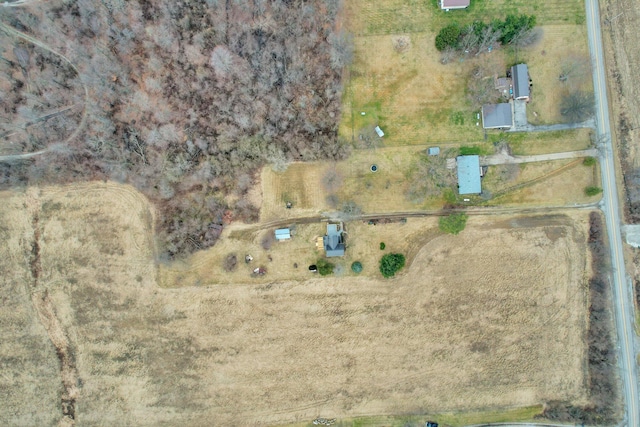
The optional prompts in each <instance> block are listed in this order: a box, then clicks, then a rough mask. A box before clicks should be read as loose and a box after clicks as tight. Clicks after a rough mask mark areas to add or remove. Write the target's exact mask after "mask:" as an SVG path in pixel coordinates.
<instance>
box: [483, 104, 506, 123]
mask: <svg viewBox="0 0 640 427" xmlns="http://www.w3.org/2000/svg"><path fill="white" fill-rule="evenodd" d="M512 126H513V112H512V111H511V104H510V103H508V102H504V103H501V104H485V105H483V106H482V127H483V128H485V129H508V128H510V127H512Z"/></svg>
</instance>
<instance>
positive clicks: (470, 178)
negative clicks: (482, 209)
mask: <svg viewBox="0 0 640 427" xmlns="http://www.w3.org/2000/svg"><path fill="white" fill-rule="evenodd" d="M456 166H457V168H458V193H459V194H480V193H482V183H481V182H480V178H481V176H482V171H481V169H480V156H458V157H456Z"/></svg>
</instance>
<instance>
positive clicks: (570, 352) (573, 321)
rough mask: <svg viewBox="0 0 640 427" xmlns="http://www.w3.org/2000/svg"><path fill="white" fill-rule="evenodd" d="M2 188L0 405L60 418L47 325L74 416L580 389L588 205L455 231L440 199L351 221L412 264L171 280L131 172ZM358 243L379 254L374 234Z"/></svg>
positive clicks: (569, 396) (225, 420)
mask: <svg viewBox="0 0 640 427" xmlns="http://www.w3.org/2000/svg"><path fill="white" fill-rule="evenodd" d="M2 200H3V204H2V208H1V210H0V221H1V222H0V230H1V231H2V233H3V237H5V241H8V242H9V243H10V244H9V245H4V246H3V249H2V250H3V257H2V258H3V261H2V262H3V263H5V264H4V265H5V266H6V267H5V269H6V268H9V271H11V272H12V273H11V274H12V275H11V276H7V275H3V276H5V277H3V281H4V282H3V284H4V286H3V287H2V289H1V291H0V292H2V301H3V304H6V305H7V306H10V307H11V310H2V311H1V312H0V324H1V325H2V330H3V338H4V339H3V343H2V347H0V348H1V349H2V358H3V359H2V363H3V375H2V376H1V377H0V381H2V382H3V387H2V390H3V391H2V393H3V397H4V398H3V399H0V409H1V410H0V417H2V418H0V419H1V420H2V422H3V424H6V425H15V424H21V423H22V424H27V425H29V424H31V425H33V424H38V425H43V424H51V423H52V420H55V419H59V418H60V414H61V410H60V405H59V402H56V401H55V399H56V398H58V399H59V398H60V395H61V393H62V394H64V391H61V389H62V388H63V386H62V385H61V382H60V377H59V376H58V375H60V374H59V373H57V372H55V368H57V367H58V360H57V357H56V352H55V351H54V349H53V346H52V345H51V344H50V343H49V341H48V338H47V335H48V336H49V338H50V339H51V340H53V342H56V343H60V342H63V343H66V344H65V345H66V349H65V351H67V352H68V354H70V355H71V357H70V358H68V360H70V361H71V362H73V363H72V364H71V365H70V369H71V370H72V372H67V373H69V374H74V375H75V376H76V377H77V382H76V383H75V384H74V385H73V386H74V387H71V388H75V389H74V390H72V392H73V398H74V403H75V420H76V423H78V424H79V425H87V424H110V425H153V426H158V425H175V424H189V425H196V426H197V425H210V424H211V420H215V421H216V424H217V425H268V424H275V423H284V422H296V421H300V422H301V421H310V420H312V419H313V418H315V417H316V416H318V415H321V416H328V417H339V418H340V417H347V416H358V415H368V414H399V413H408V412H427V411H429V412H434V411H465V410H478V409H491V408H503V407H520V406H531V405H537V404H540V403H541V402H544V401H547V400H552V399H561V400H568V401H573V402H577V403H582V402H584V400H585V393H586V391H585V390H586V389H585V373H584V369H583V367H584V363H585V357H586V354H585V344H584V335H585V330H586V329H585V328H586V301H585V299H586V294H585V283H586V279H587V276H588V273H587V269H586V265H587V256H586V255H585V254H586V249H585V242H586V238H587V237H586V227H587V222H586V221H587V220H586V214H584V213H573V214H571V215H570V216H569V215H557V216H546V217H537V218H536V217H500V216H491V217H476V216H473V217H471V218H470V220H469V224H468V226H467V229H466V230H465V231H464V232H463V233H462V234H460V235H459V236H449V235H441V234H440V233H438V232H435V231H434V230H435V227H436V225H435V222H434V220H433V219H430V220H424V221H419V220H415V221H409V222H408V223H407V224H404V225H402V224H390V225H384V226H383V225H378V226H375V227H374V226H367V225H365V224H360V225H359V224H354V225H353V226H352V227H351V228H350V229H349V233H350V239H351V240H352V241H354V242H356V241H357V242H360V240H359V239H360V237H359V235H360V234H362V236H363V238H368V239H370V240H371V241H377V240H380V239H381V238H384V239H385V240H387V245H388V249H387V250H405V249H406V250H408V251H410V250H411V248H410V246H409V244H410V243H411V242H412V243H411V244H412V245H414V249H413V250H414V252H413V253H414V255H412V256H411V259H410V265H409V266H408V267H407V268H405V270H404V272H403V274H402V275H401V276H400V277H397V278H396V279H393V280H381V279H378V278H375V277H373V276H372V275H371V276H370V275H369V274H368V273H367V274H366V275H365V276H364V277H354V276H350V275H346V276H345V277H338V276H334V277H329V278H316V279H309V280H305V281H298V280H289V281H279V280H269V281H265V280H260V281H259V282H252V280H251V279H249V278H247V280H244V281H241V282H240V283H236V284H233V285H223V284H219V285H213V286H184V287H177V288H161V287H158V286H157V284H158V280H157V277H156V272H157V267H156V266H155V264H154V256H153V242H152V238H151V236H152V233H153V229H152V227H151V224H152V223H153V221H152V212H151V210H150V207H149V205H148V204H147V203H145V201H144V199H143V198H142V197H141V196H140V195H139V194H138V193H136V192H135V191H133V190H132V189H131V188H130V187H126V186H119V185H114V184H110V183H107V184H103V183H95V184H83V185H75V186H68V187H59V188H42V189H30V190H29V191H28V192H27V194H24V193H13V194H7V193H3V194H2ZM34 219H35V221H34ZM400 227H407V229H406V230H409V232H406V233H404V232H400V231H401V229H400ZM316 231H317V229H312V225H309V229H308V230H306V231H305V233H307V234H306V236H312V235H313V234H314V233H315V232H316ZM239 232H240V234H242V233H241V230H239ZM367 236H368V237H367ZM407 236H408V237H407ZM394 239H395V240H394ZM365 241H366V240H365ZM34 242H35V243H38V247H39V250H38V251H36V253H39V257H38V258H39V259H38V261H37V263H36V264H38V265H39V266H40V267H39V269H37V272H35V271H34V270H33V269H32V267H33V265H34V261H33V257H31V259H32V261H29V259H30V255H29V254H30V253H32V252H33V249H32V248H33V243H34ZM289 243H294V242H293V241H292V242H289ZM283 245H284V244H283ZM217 248H218V246H216V247H215V248H214V249H217ZM278 248H279V247H278V246H275V245H274V246H273V247H272V249H271V251H270V252H271V253H273V255H274V259H275V257H277V256H278V255H277V253H278V251H279V249H278ZM221 249H223V250H224V251H225V252H226V250H229V249H231V248H229V247H227V248H222V247H221ZM350 249H352V250H353V252H354V255H356V256H363V257H368V258H371V259H362V261H363V262H364V263H365V265H367V266H370V267H368V268H374V267H373V265H374V264H375V260H376V259H377V257H378V256H379V254H380V251H379V250H378V249H377V248H376V251H377V252H376V251H373V253H371V251H372V249H370V248H362V247H360V244H359V243H358V244H354V245H353V246H352V247H351V248H350ZM236 250H238V251H239V250H240V249H239V248H236ZM374 253H376V254H377V255H374ZM289 261H291V260H289ZM274 262H275V261H274ZM169 267H170V266H169ZM165 268H166V267H165ZM202 268H205V267H202ZM206 268H207V270H208V275H209V276H210V277H212V278H215V277H224V276H225V274H226V273H225V272H224V270H223V269H222V266H221V265H219V264H218V265H216V264H215V263H213V262H211V263H210V264H209V265H206ZM265 277H268V276H265ZM34 278H37V280H35V284H34V285H30V283H32V282H34ZM181 284H182V283H175V284H174V286H180V285H181ZM187 284H188V285H190V284H191V283H187ZM29 286H32V288H30V287H29ZM30 294H31V296H32V295H44V296H47V295H48V297H47V298H48V300H49V302H50V308H51V309H50V310H49V311H48V313H42V312H39V313H38V316H36V315H34V313H33V311H34V308H33V307H36V308H37V307H40V309H41V308H42V307H41V306H40V305H39V304H38V301H36V300H32V298H31V296H30ZM30 300H32V301H30ZM31 304H33V305H31ZM43 314H46V315H47V316H43ZM38 318H41V319H45V318H46V319H45V320H46V321H49V322H53V323H55V324H57V325H58V326H57V328H58V329H57V330H56V329H55V328H53V327H52V325H45V329H46V331H45V330H43V327H42V325H41V324H40V322H38V320H37V319H38ZM34 319H36V320H34ZM54 326H55V325H54ZM56 380H57V381H56ZM63 383H64V382H63ZM65 384H67V385H66V386H65V387H67V386H68V383H65ZM67 391H69V390H67Z"/></svg>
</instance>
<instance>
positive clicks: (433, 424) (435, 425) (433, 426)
mask: <svg viewBox="0 0 640 427" xmlns="http://www.w3.org/2000/svg"><path fill="white" fill-rule="evenodd" d="M424 427H438V423H436V422H433V421H427V422H426V423H425V424H424Z"/></svg>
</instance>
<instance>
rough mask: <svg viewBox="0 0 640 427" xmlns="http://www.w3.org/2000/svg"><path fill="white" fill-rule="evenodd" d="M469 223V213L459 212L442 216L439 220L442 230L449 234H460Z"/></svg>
mask: <svg viewBox="0 0 640 427" xmlns="http://www.w3.org/2000/svg"><path fill="white" fill-rule="evenodd" d="M466 225H467V214H466V213H459V214H452V215H449V216H441V217H440V219H439V220H438V227H439V228H440V230H442V231H444V232H445V233H449V234H458V233H460V232H461V231H462V230H464V227H466Z"/></svg>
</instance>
